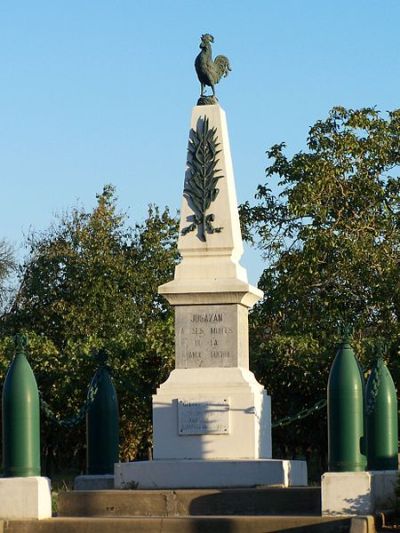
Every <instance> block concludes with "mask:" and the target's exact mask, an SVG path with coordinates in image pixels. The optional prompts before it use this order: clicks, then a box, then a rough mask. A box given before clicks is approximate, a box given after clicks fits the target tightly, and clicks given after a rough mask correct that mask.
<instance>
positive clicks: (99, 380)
mask: <svg viewBox="0 0 400 533" xmlns="http://www.w3.org/2000/svg"><path fill="white" fill-rule="evenodd" d="M97 358H98V360H99V367H98V369H97V371H96V373H95V375H94V376H93V379H92V382H91V386H90V388H91V389H93V386H95V388H97V392H96V393H95V397H94V400H93V402H92V403H91V405H90V406H89V409H88V411H87V414H86V445H87V448H86V469H87V474H89V475H102V474H113V473H114V463H117V462H118V459H119V414H118V400H117V394H116V391H115V388H114V385H113V383H112V381H111V376H110V373H109V370H108V367H107V366H106V364H105V363H106V359H107V356H106V353H105V352H104V351H101V352H99V354H98V355H97ZM89 394H90V392H89Z"/></svg>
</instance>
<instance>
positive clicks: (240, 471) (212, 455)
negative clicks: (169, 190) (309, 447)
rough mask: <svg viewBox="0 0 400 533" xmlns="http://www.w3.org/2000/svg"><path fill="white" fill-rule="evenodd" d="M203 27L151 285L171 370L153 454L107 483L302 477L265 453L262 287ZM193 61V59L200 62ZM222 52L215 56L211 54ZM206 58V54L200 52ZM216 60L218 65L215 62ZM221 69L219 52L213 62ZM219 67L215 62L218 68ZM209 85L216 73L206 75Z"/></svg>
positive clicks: (157, 401)
mask: <svg viewBox="0 0 400 533" xmlns="http://www.w3.org/2000/svg"><path fill="white" fill-rule="evenodd" d="M210 42H213V39H212V37H211V36H210V35H209V34H206V35H203V36H202V44H201V45H200V48H201V49H202V51H201V52H200V54H199V56H198V58H197V59H196V70H197V73H198V76H199V79H200V81H201V83H202V95H201V97H200V99H199V102H198V105H197V106H195V107H194V108H193V112H192V118H191V127H190V133H189V143H188V155H187V167H186V174H185V181H184V186H183V198H182V207H181V221H180V229H179V240H178V248H179V252H180V254H181V257H182V260H181V262H180V264H179V265H178V266H177V267H176V269H175V276H174V279H173V280H172V281H170V282H169V283H166V284H165V285H162V286H161V287H159V293H160V294H162V295H163V296H164V297H165V298H166V299H167V300H168V301H169V302H170V304H172V305H173V306H174V308H175V359H176V363H175V369H174V370H173V371H172V372H171V374H170V376H169V378H168V379H167V381H166V382H165V383H163V384H162V385H161V386H160V387H159V388H158V389H157V392H156V394H155V395H154V396H153V430H154V448H153V456H154V460H153V461H149V462H143V463H129V464H125V465H124V464H123V465H117V466H116V487H119V486H123V484H124V483H127V482H129V481H135V483H138V484H139V485H138V486H139V487H143V488H152V487H153V488H154V487H158V488H163V487H164V488H179V487H181V488H184V487H212V486H216V487H222V486H225V487H226V486H253V485H257V484H280V485H289V484H306V467H305V463H303V462H301V461H280V460H276V461H275V460H272V459H271V406H270V397H269V396H268V395H267V393H266V392H265V390H264V388H263V386H262V385H260V384H259V383H258V382H257V380H256V379H255V377H254V375H253V373H252V372H250V370H249V351H248V350H249V349H248V310H249V308H251V307H252V306H253V305H254V303H256V302H257V301H258V300H259V299H260V298H262V296H263V294H262V292H261V291H260V290H258V289H257V288H255V287H252V286H251V285H249V283H248V280H247V273H246V270H245V269H244V268H243V267H242V266H241V265H240V263H239V260H240V258H241V256H242V254H243V246H242V238H241V232H240V224H239V215H238V209H237V199H236V190H235V180H234V174H233V166H232V158H231V151H230V146H229V136H228V128H227V123H226V117H225V113H224V111H223V109H222V108H221V107H220V106H219V104H218V101H217V99H216V98H215V97H214V96H212V97H206V96H204V94H203V90H204V85H210V86H211V87H212V88H213V83H212V80H211V77H212V76H211V74H212V72H211V70H210V71H209V76H208V77H207V72H203V71H202V69H203V70H204V71H206V70H207V68H209V69H211V66H210V62H209V61H208V62H207V61H206V60H205V59H204V57H203V55H204V54H207V53H209V56H208V59H210V57H211V52H210ZM199 58H200V59H199ZM218 58H222V59H218ZM206 59H207V58H206ZM218 61H219V63H218ZM218 64H219V65H220V67H221V70H220V72H222V71H223V69H225V73H227V72H228V71H229V70H230V67H229V61H228V59H227V58H225V56H218V57H217V58H216V59H215V65H218ZM221 65H222V66H221ZM214 83H215V80H214Z"/></svg>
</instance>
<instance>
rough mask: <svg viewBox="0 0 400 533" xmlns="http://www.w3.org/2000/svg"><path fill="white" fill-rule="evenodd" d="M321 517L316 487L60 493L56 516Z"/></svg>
mask: <svg viewBox="0 0 400 533" xmlns="http://www.w3.org/2000/svg"><path fill="white" fill-rule="evenodd" d="M283 514H286V515H299V516H300V515H306V516H307V515H308V516H310V515H315V516H320V515H321V490H320V488H319V487H304V488H298V487H291V488H284V489H283V488H271V487H268V488H257V489H223V490H215V489H213V490H205V489H203V490H176V491H174V490H113V491H110V490H107V491H70V492H60V494H59V496H58V515H59V516H64V517H66V516H69V517H71V516H75V517H78V516H80V517H84V516H92V517H118V516H125V517H133V516H159V517H177V516H207V515H208V516H210V515H211V516H212V515H216V516H222V515H236V516H237V515H283Z"/></svg>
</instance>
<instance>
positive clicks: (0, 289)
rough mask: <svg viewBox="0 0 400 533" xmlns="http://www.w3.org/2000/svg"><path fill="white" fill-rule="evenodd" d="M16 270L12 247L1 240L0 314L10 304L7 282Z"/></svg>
mask: <svg viewBox="0 0 400 533" xmlns="http://www.w3.org/2000/svg"><path fill="white" fill-rule="evenodd" d="M14 269H15V258H14V253H13V250H12V248H11V246H10V245H9V244H8V243H7V242H6V241H5V240H4V239H2V240H0V313H1V312H5V310H6V307H7V304H8V303H9V297H10V288H9V286H8V285H7V281H8V279H9V276H10V274H11V272H13V270H14Z"/></svg>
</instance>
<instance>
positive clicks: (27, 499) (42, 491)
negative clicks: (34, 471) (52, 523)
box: [0, 476, 51, 520]
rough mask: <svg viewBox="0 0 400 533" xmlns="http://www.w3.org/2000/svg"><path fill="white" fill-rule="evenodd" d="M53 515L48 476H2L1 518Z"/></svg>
mask: <svg viewBox="0 0 400 533" xmlns="http://www.w3.org/2000/svg"><path fill="white" fill-rule="evenodd" d="M50 517H51V485H50V480H49V479H48V478H46V477H39V476H32V477H7V478H0V519H3V520H18V519H41V518H50Z"/></svg>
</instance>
